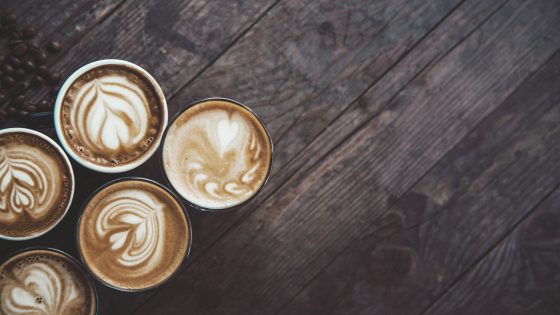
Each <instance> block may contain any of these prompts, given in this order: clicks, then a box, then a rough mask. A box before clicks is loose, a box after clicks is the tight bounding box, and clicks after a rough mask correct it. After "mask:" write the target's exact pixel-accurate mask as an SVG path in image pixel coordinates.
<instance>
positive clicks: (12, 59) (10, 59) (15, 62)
mask: <svg viewBox="0 0 560 315" xmlns="http://www.w3.org/2000/svg"><path fill="white" fill-rule="evenodd" d="M8 63H9V64H11V65H12V66H14V67H17V66H19V65H20V64H21V59H19V58H18V57H14V56H10V57H8Z"/></svg>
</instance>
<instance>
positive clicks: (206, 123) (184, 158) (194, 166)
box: [162, 99, 272, 210]
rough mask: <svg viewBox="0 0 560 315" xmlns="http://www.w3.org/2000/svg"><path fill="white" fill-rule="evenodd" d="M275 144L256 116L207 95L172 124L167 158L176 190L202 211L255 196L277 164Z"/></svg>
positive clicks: (165, 162)
mask: <svg viewBox="0 0 560 315" xmlns="http://www.w3.org/2000/svg"><path fill="white" fill-rule="evenodd" d="M271 157H272V143H271V141H270V137H269V135H268V132H267V131H266V129H265V127H264V126H263V124H262V123H261V121H260V120H259V119H258V118H257V116H256V115H255V114H254V113H253V112H251V111H250V110H249V109H247V108H246V107H244V106H243V105H241V104H238V103H236V102H234V101H231V100H227V99H208V100H204V101H201V102H199V103H197V104H196V105H194V106H192V107H190V108H188V109H187V110H185V111H184V112H182V113H181V114H180V115H179V116H178V117H177V118H176V119H175V120H174V122H173V123H172V125H171V126H170V127H169V129H168V131H167V133H166V136H165V140H164V143H163V152H162V162H163V169H164V172H165V175H166V177H167V179H168V180H169V182H170V183H171V185H172V186H173V188H175V190H176V191H177V192H178V193H179V194H180V195H181V196H182V197H183V198H185V199H186V200H187V201H189V202H190V203H192V204H194V205H196V206H198V207H201V208H203V209H214V210H216V209H225V208H229V207H233V206H236V205H239V204H241V203H243V202H245V201H246V200H248V199H249V198H251V197H252V196H253V195H254V194H255V193H256V192H257V191H258V190H259V189H260V188H261V187H262V185H263V184H264V182H265V181H266V179H267V177H268V174H269V172H270V168H271V164H272V161H271V160H272V158H271Z"/></svg>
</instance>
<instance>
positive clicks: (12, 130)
mask: <svg viewBox="0 0 560 315" xmlns="http://www.w3.org/2000/svg"><path fill="white" fill-rule="evenodd" d="M7 133H26V134H31V135H34V136H37V137H39V138H41V139H43V140H45V141H47V142H48V143H49V144H51V145H52V146H53V147H54V148H55V149H56V150H57V151H58V153H60V156H61V158H62V160H63V161H64V163H65V164H66V166H67V167H68V170H69V175H70V177H71V179H72V187H71V191H70V196H69V199H68V205H67V206H66V208H65V209H64V213H63V214H62V215H61V216H60V218H58V220H57V221H56V222H55V223H53V224H52V225H51V226H50V227H48V228H47V229H45V230H43V231H41V232H38V233H35V234H33V235H29V236H22V237H12V236H6V235H1V234H0V239H5V240H10V241H25V240H29V239H33V238H36V237H39V236H41V235H43V234H45V233H47V232H49V231H50V230H52V229H53V228H54V227H55V226H57V225H58V223H60V221H62V219H63V218H64V217H65V216H66V213H68V209H70V205H71V204H72V199H73V198H74V189H75V186H76V180H75V178H74V171H73V170H72V164H71V163H70V160H69V159H68V157H67V156H66V153H64V150H62V148H61V147H60V146H59V145H58V144H57V143H56V142H54V140H52V139H51V138H49V137H48V136H46V135H45V134H42V133H40V132H38V131H35V130H31V129H27V128H7V129H2V130H0V135H3V134H7Z"/></svg>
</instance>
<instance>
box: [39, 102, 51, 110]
mask: <svg viewBox="0 0 560 315" xmlns="http://www.w3.org/2000/svg"><path fill="white" fill-rule="evenodd" d="M37 107H38V108H39V109H40V110H48V109H49V102H48V101H45V100H42V101H40V102H39V104H37Z"/></svg>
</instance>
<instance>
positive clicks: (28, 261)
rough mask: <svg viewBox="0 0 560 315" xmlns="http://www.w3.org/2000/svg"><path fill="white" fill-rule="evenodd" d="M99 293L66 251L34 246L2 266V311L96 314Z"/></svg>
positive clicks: (0, 289)
mask: <svg viewBox="0 0 560 315" xmlns="http://www.w3.org/2000/svg"><path fill="white" fill-rule="evenodd" d="M94 313H95V293H94V292H93V289H92V287H91V283H90V282H89V280H88V279H87V278H86V276H85V275H84V274H83V272H82V271H81V270H80V268H79V266H77V264H76V263H75V262H73V261H72V260H71V259H69V258H68V257H66V256H64V255H63V254H60V253H57V252H52V251H48V250H33V251H30V252H25V253H22V254H19V255H17V256H16V257H14V258H12V259H10V260H9V261H8V262H6V263H5V264H4V265H3V266H2V267H0V314H1V315H4V314H5V315H9V314H46V315H51V314H52V315H71V314H72V315H74V314H78V315H80V314H84V315H85V314H94Z"/></svg>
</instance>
